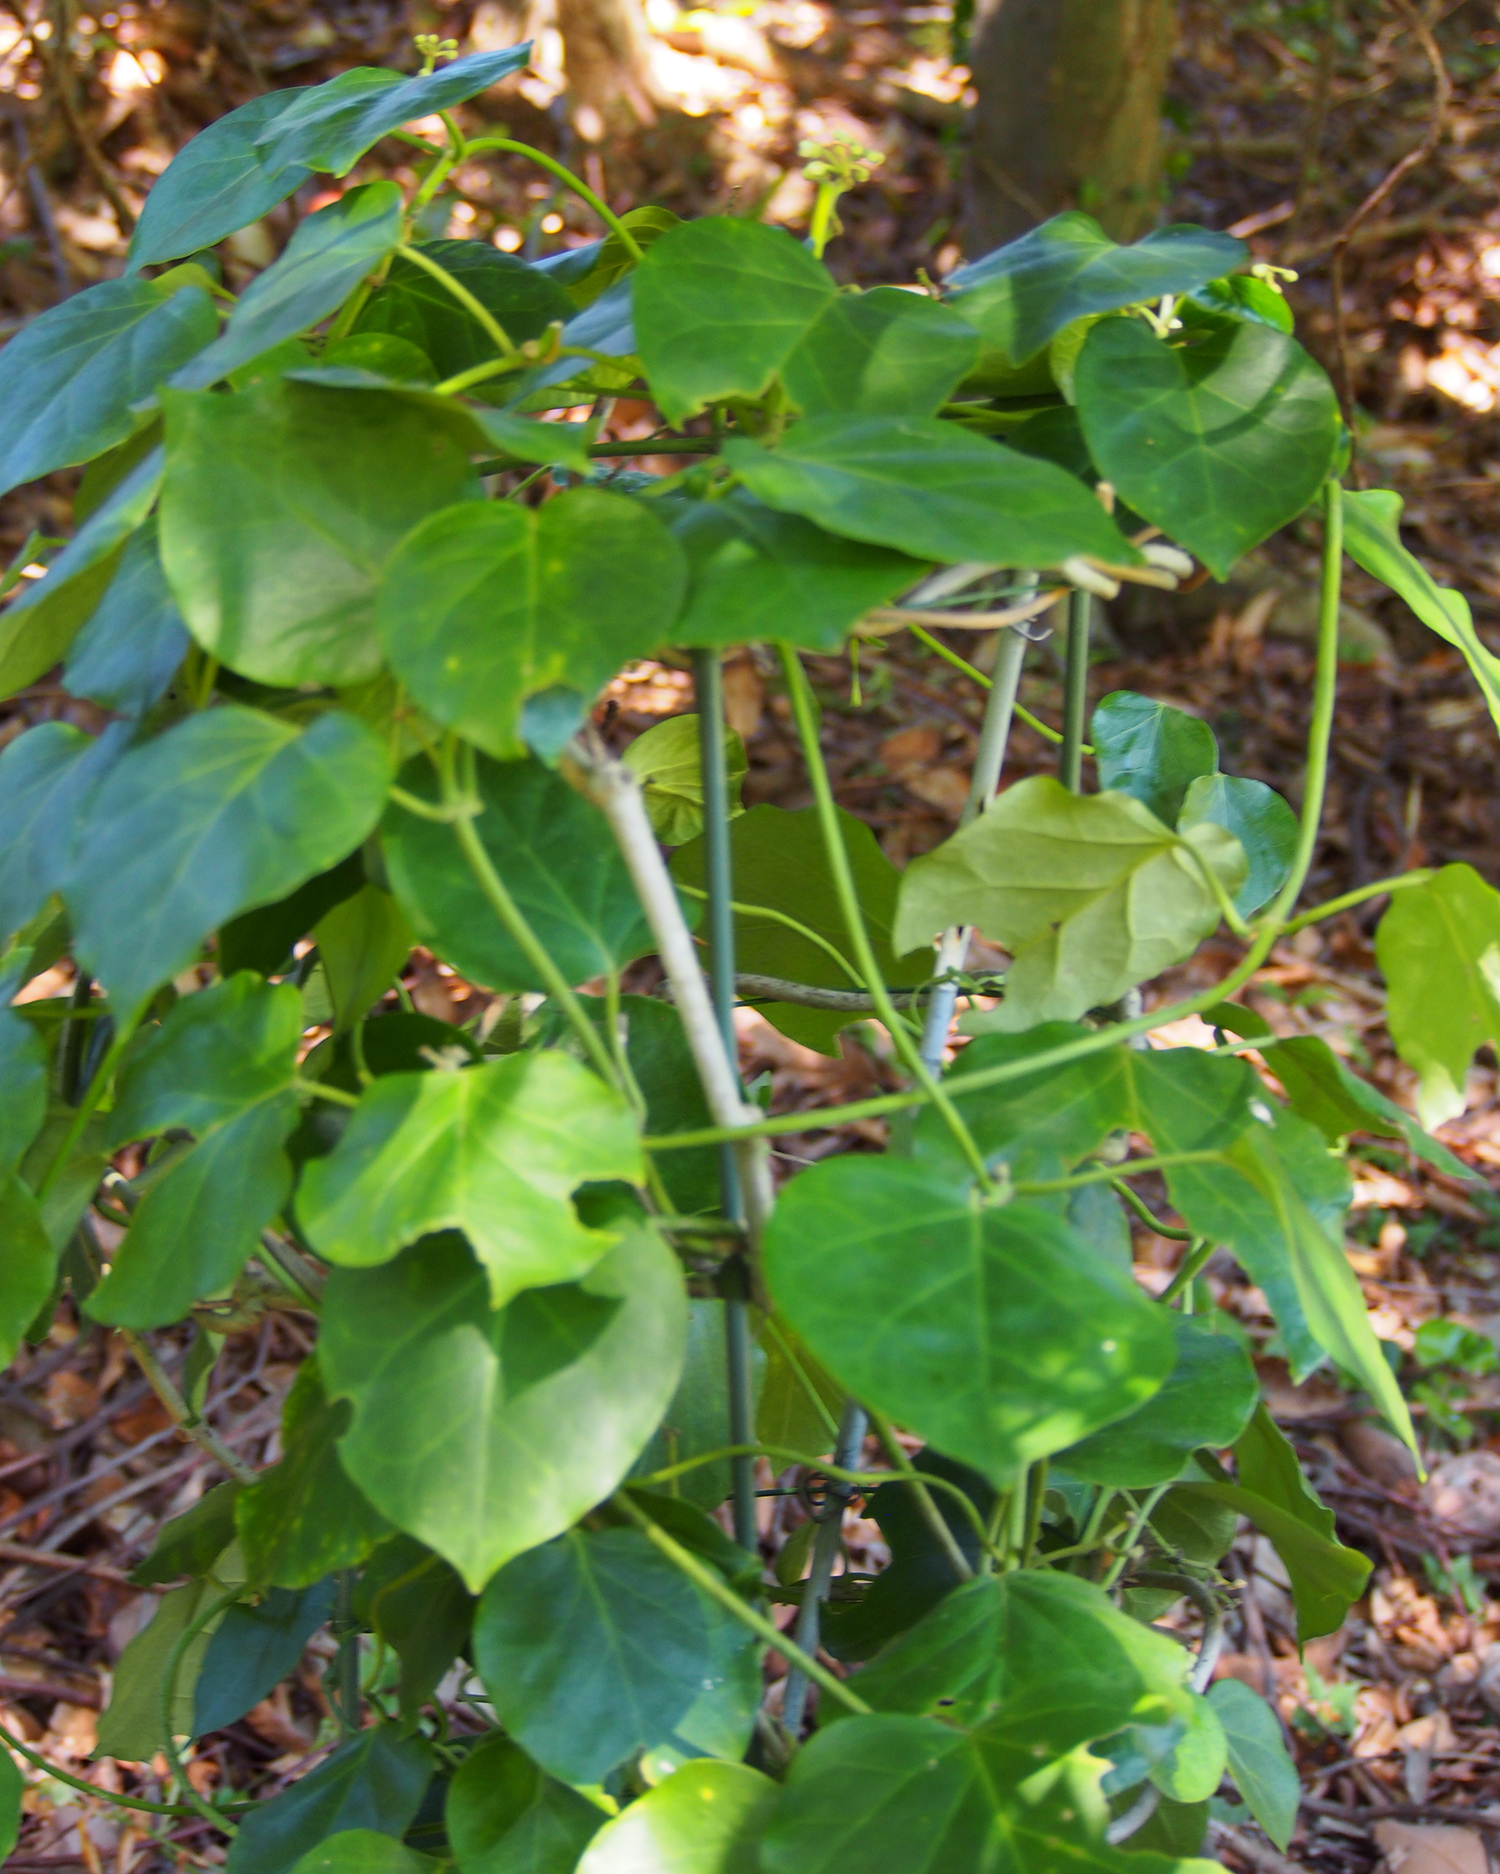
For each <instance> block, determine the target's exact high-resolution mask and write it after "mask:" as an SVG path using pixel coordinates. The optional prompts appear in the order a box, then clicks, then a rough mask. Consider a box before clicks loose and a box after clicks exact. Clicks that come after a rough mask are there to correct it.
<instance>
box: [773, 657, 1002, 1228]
mask: <svg viewBox="0 0 1500 1874" xmlns="http://www.w3.org/2000/svg"><path fill="white" fill-rule="evenodd" d="M778 649H779V650H780V653H781V667H782V670H783V671H784V673H785V675H786V683H787V692H788V695H789V696H790V699H791V705H792V715H793V717H794V719H795V721H796V724H797V735H798V739H799V740H800V741H801V744H802V758H803V761H804V762H805V763H806V765H807V773H808V779H809V780H810V781H811V782H812V790H813V803H814V805H815V807H816V809H817V814H818V822H819V825H820V826H821V828H822V831H823V846H824V850H825V852H826V853H827V856H828V869H829V872H830V873H831V874H832V877H833V887H834V892H835V894H836V896H837V898H838V901H839V909H840V911H841V912H842V913H843V917H844V927H845V929H846V930H847V931H848V933H849V942H850V945H851V946H852V948H853V950H854V960H855V962H856V963H857V964H858V965H859V969H860V973H861V974H862V975H863V977H864V979H865V987H866V988H867V989H868V990H869V992H870V995H871V998H872V999H873V1001H874V1003H875V1013H876V1014H877V1015H878V1016H879V1018H880V1020H881V1021H882V1022H883V1023H884V1025H885V1029H886V1032H887V1033H888V1034H889V1035H890V1037H891V1040H892V1042H893V1043H894V1045H895V1048H896V1051H897V1053H898V1054H899V1055H900V1056H901V1058H902V1060H903V1061H904V1063H905V1064H906V1068H907V1071H908V1072H909V1073H910V1074H911V1075H912V1078H913V1079H914V1080H915V1081H916V1082H917V1084H918V1085H919V1086H920V1087H921V1088H922V1090H923V1092H924V1093H925V1095H926V1097H927V1098H928V1099H929V1100H930V1101H931V1102H932V1103H933V1105H934V1106H936V1108H937V1110H938V1112H939V1113H940V1114H941V1115H942V1119H943V1123H944V1124H945V1125H946V1126H947V1128H948V1131H949V1132H950V1134H951V1135H952V1137H953V1141H954V1143H955V1144H956V1145H957V1146H958V1148H959V1150H960V1151H961V1152H962V1153H963V1155H964V1158H965V1159H966V1160H967V1161H968V1165H969V1168H970V1170H971V1171H972V1172H973V1173H974V1177H975V1180H976V1182H977V1183H978V1185H979V1188H980V1189H981V1190H982V1191H985V1192H990V1191H993V1189H994V1184H993V1181H992V1180H991V1178H990V1174H989V1169H988V1167H987V1166H986V1164H985V1162H984V1155H983V1153H982V1152H981V1151H980V1150H979V1147H978V1146H977V1145H976V1144H975V1143H974V1137H973V1134H972V1133H971V1132H970V1131H969V1128H968V1127H967V1126H966V1125H965V1124H964V1121H963V1116H962V1115H961V1114H960V1112H959V1110H958V1108H957V1107H956V1106H955V1105H954V1104H953V1101H952V1099H951V1098H950V1097H949V1095H948V1093H947V1092H946V1091H945V1090H944V1088H943V1087H942V1086H940V1085H939V1083H938V1081H937V1078H936V1077H935V1075H934V1074H933V1072H932V1070H931V1069H930V1068H929V1067H928V1065H927V1063H926V1061H924V1060H923V1059H922V1055H921V1051H920V1049H919V1047H918V1046H917V1043H916V1039H915V1037H914V1036H913V1035H912V1032H911V1030H910V1029H909V1028H908V1027H907V1025H906V1023H905V1022H904V1021H903V1020H902V1019H901V1017H900V1016H899V1015H898V1014H897V1012H896V1007H895V1004H894V1003H893V1002H892V1001H891V998H890V993H889V991H888V990H887V989H886V986H885V978H884V977H883V976H882V975H881V973H880V965H879V964H878V963H877V962H876V960H875V951H874V948H873V946H872V945H871V943H870V934H869V932H868V930H866V928H865V918H864V912H863V911H862V910H861V909H860V903H859V893H858V891H857V890H856V888H855V884H854V874H853V871H852V870H851V868H850V865H849V854H848V852H847V850H846V849H845V846H844V835H843V829H842V828H841V827H840V826H839V818H838V808H837V806H836V805H835V804H834V798H833V789H832V787H831V786H830V785H829V781H828V769H827V767H826V765H825V764H824V761H823V750H822V747H821V746H820V744H819V741H818V723H817V717H816V715H815V714H814V709H815V705H814V702H813V695H812V688H811V686H810V685H809V683H808V681H807V673H806V671H805V670H803V668H802V661H801V659H800V658H799V657H798V655H797V653H796V651H795V650H794V649H793V648H792V646H791V645H789V644H783V645H780V646H778Z"/></svg>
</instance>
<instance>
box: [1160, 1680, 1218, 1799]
mask: <svg viewBox="0 0 1500 1874" xmlns="http://www.w3.org/2000/svg"><path fill="white" fill-rule="evenodd" d="M1188 1712H1189V1723H1188V1728H1187V1732H1186V1734H1185V1735H1184V1736H1182V1737H1180V1738H1178V1740H1177V1742H1176V1743H1175V1744H1174V1745H1173V1746H1172V1748H1171V1750H1169V1751H1168V1752H1167V1754H1166V1756H1165V1757H1163V1758H1162V1759H1161V1761H1160V1762H1159V1763H1156V1764H1154V1765H1153V1766H1152V1770H1151V1781H1152V1782H1153V1783H1154V1784H1155V1785H1156V1787H1157V1788H1158V1789H1159V1790H1161V1792H1162V1793H1163V1795H1165V1796H1167V1797H1168V1798H1169V1799H1170V1800H1171V1801H1172V1802H1178V1803H1197V1802H1207V1801H1208V1799H1209V1797H1210V1796H1212V1795H1213V1793H1214V1791H1215V1790H1216V1789H1217V1788H1218V1787H1219V1783H1220V1781H1221V1779H1222V1778H1223V1775H1224V1771H1225V1769H1226V1768H1227V1767H1228V1763H1229V1746H1228V1743H1227V1741H1226V1739H1225V1736H1224V1727H1223V1725H1222V1724H1220V1722H1219V1714H1218V1713H1217V1712H1216V1711H1215V1710H1214V1708H1213V1706H1212V1705H1211V1704H1209V1702H1208V1700H1207V1699H1206V1698H1200V1697H1198V1696H1197V1694H1196V1693H1195V1694H1194V1695H1193V1696H1192V1697H1191V1698H1190V1699H1189V1701H1188Z"/></svg>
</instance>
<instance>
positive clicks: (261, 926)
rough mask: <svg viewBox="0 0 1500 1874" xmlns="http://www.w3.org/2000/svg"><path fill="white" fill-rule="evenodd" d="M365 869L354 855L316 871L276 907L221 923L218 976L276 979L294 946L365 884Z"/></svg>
mask: <svg viewBox="0 0 1500 1874" xmlns="http://www.w3.org/2000/svg"><path fill="white" fill-rule="evenodd" d="M364 882H365V868H364V864H363V861H362V860H361V858H360V855H359V854H358V853H357V852H352V853H350V854H349V856H348V858H347V859H341V860H340V861H339V863H338V864H337V865H336V866H334V867H333V868H332V870H331V871H328V872H320V873H319V874H318V875H317V877H316V878H310V879H309V880H308V881H307V883H306V884H305V885H299V886H298V887H297V889H296V890H295V891H294V892H292V893H290V894H289V895H288V896H287V897H285V898H282V899H279V900H278V901H277V902H276V903H275V904H267V905H261V906H260V907H259V909H257V910H254V911H246V912H244V913H243V914H242V915H241V916H239V917H234V918H231V919H230V920H229V922H228V923H227V924H226V925H224V927H223V928H222V930H220V932H219V937H218V962H219V973H220V974H221V975H223V976H233V975H234V974H235V973H236V971H238V970H259V971H260V973H261V975H262V976H274V975H276V974H278V973H279V972H280V970H281V967H282V965H283V964H285V963H287V962H288V961H289V960H290V958H291V954H292V946H293V945H294V944H295V943H296V942H297V940H298V938H300V937H305V936H307V934H308V933H309V932H310V931H311V930H312V928H313V926H314V925H315V924H317V923H318V922H319V921H320V920H321V919H322V918H323V917H325V916H326V915H327V913H328V912H330V911H331V910H332V909H333V908H334V906H335V905H338V904H342V903H343V902H344V901H345V899H347V898H352V897H353V896H354V895H355V893H356V892H357V891H359V890H360V888H361V887H362V886H363V885H364Z"/></svg>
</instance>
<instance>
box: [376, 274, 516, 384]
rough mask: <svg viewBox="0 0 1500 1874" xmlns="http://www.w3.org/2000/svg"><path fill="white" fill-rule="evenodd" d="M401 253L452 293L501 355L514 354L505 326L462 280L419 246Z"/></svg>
mask: <svg viewBox="0 0 1500 1874" xmlns="http://www.w3.org/2000/svg"><path fill="white" fill-rule="evenodd" d="M401 253H402V255H403V257H404V258H405V259H407V260H409V261H410V262H411V263H412V265H413V266H414V267H420V268H421V269H422V271H423V272H424V273H430V274H431V275H432V277H433V279H434V280H436V281H437V282H438V283H439V285H441V286H442V287H444V288H445V289H446V290H447V291H448V292H449V293H451V294H452V295H453V297H454V298H455V299H456V300H457V301H458V303H459V305H460V306H462V307H463V309H464V311H465V312H467V313H468V314H469V315H470V317H471V318H473V319H476V320H478V322H479V324H480V325H482V326H483V327H484V329H485V331H486V332H487V333H488V334H489V336H490V337H491V338H492V339H493V340H494V342H495V345H496V347H497V348H498V350H499V351H500V353H501V354H502V356H504V357H506V358H513V357H515V356H516V354H517V347H516V345H515V342H514V341H513V340H512V338H511V336H510V334H509V333H508V332H507V331H506V329H505V327H504V326H503V325H501V323H500V321H499V320H498V319H497V318H496V317H495V315H494V313H492V312H491V311H490V309H489V307H488V306H486V305H485V304H484V302H483V301H482V300H478V299H476V298H475V297H474V295H473V294H472V293H471V292H470V291H469V289H468V287H466V286H465V285H464V283H463V281H462V280H455V279H454V277H453V275H452V274H451V273H450V272H449V271H448V269H447V268H446V267H442V266H439V265H438V263H437V261H435V260H434V259H433V258H432V256H431V254H424V253H423V252H422V250H421V248H419V247H403V248H402V249H401Z"/></svg>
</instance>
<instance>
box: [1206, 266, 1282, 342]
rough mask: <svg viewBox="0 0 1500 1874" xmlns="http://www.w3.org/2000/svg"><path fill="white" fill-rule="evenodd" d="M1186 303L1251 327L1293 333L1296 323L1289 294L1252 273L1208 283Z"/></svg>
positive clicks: (1237, 274) (1236, 274)
mask: <svg viewBox="0 0 1500 1874" xmlns="http://www.w3.org/2000/svg"><path fill="white" fill-rule="evenodd" d="M1187 301H1188V308H1189V310H1190V309H1191V308H1192V307H1194V306H1201V307H1202V308H1203V310H1204V311H1205V312H1209V313H1213V314H1215V315H1217V316H1218V317H1220V318H1228V319H1245V320H1247V321H1248V322H1249V323H1250V324H1251V325H1269V326H1271V327H1272V328H1273V329H1274V330H1275V331H1277V332H1290V331H1291V329H1292V326H1293V324H1294V323H1295V321H1294V320H1293V318H1292V309H1291V307H1290V306H1289V305H1288V304H1287V302H1286V294H1285V293H1282V292H1280V291H1278V290H1277V288H1276V287H1274V286H1273V285H1272V284H1271V283H1270V281H1269V280H1263V279H1261V278H1259V277H1258V276H1257V275H1255V274H1252V273H1232V274H1229V275H1227V276H1226V277H1225V278H1224V279H1222V280H1208V281H1206V282H1205V283H1204V284H1203V285H1202V286H1196V287H1194V288H1193V290H1192V292H1191V293H1189V294H1188V295H1187ZM1179 310H1181V308H1179Z"/></svg>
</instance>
